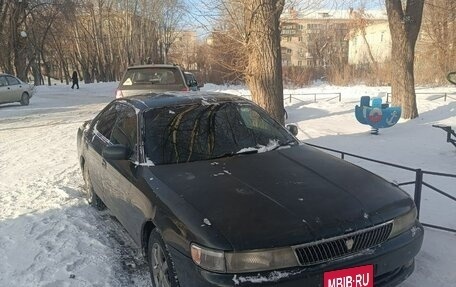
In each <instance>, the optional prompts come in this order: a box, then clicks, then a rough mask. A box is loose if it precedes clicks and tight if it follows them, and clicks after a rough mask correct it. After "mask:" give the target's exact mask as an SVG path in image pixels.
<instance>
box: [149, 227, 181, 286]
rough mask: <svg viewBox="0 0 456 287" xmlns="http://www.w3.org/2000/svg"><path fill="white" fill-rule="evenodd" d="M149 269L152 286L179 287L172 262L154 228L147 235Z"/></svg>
mask: <svg viewBox="0 0 456 287" xmlns="http://www.w3.org/2000/svg"><path fill="white" fill-rule="evenodd" d="M147 255H148V258H149V269H150V275H151V278H152V286H154V287H179V282H178V280H177V276H176V272H175V270H174V263H173V261H172V259H171V256H170V254H169V251H168V249H167V247H166V245H165V243H164V241H163V239H162V237H161V235H160V233H159V232H158V231H157V230H156V229H154V230H152V232H151V234H150V237H149V245H148V254H147Z"/></svg>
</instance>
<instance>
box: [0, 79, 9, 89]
mask: <svg viewBox="0 0 456 287" xmlns="http://www.w3.org/2000/svg"><path fill="white" fill-rule="evenodd" d="M4 86H8V82H7V81H6V78H5V77H0V87H4Z"/></svg>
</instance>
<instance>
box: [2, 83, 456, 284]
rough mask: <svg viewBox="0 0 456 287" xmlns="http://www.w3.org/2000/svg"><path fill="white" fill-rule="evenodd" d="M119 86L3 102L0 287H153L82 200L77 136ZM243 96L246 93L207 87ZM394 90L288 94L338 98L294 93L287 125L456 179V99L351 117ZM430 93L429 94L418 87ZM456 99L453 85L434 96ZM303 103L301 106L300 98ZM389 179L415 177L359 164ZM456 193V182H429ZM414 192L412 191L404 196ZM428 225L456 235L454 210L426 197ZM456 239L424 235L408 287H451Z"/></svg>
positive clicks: (128, 245)
mask: <svg viewBox="0 0 456 287" xmlns="http://www.w3.org/2000/svg"><path fill="white" fill-rule="evenodd" d="M115 87H116V84H115V83H102V84H92V85H84V84H82V85H81V89H80V90H71V89H70V88H69V86H65V85H56V86H52V87H38V93H37V94H36V95H35V96H34V97H33V98H32V99H31V102H30V105H29V106H27V107H22V106H19V105H16V104H8V105H0V194H1V196H0V262H1V263H0V286H49V287H50V286H150V282H149V281H150V279H149V273H148V269H147V264H146V262H145V261H144V260H143V259H142V258H141V256H140V255H139V250H138V249H137V247H136V246H135V245H134V244H133V242H132V240H130V238H129V237H128V235H127V234H126V231H125V230H124V229H123V228H122V227H121V226H120V224H119V223H118V222H117V221H116V220H115V219H113V218H112V216H111V215H110V214H109V212H102V213H100V212H97V211H95V210H94V209H92V208H90V207H88V206H87V204H86V203H85V201H84V200H83V199H82V197H81V189H82V185H83V180H82V177H81V175H80V172H79V166H78V162H77V153H76V131H77V128H78V127H79V125H80V124H81V123H82V122H83V121H84V120H86V119H90V118H92V117H93V115H95V114H96V113H97V111H99V110H100V109H101V108H102V107H104V106H105V105H106V104H107V103H108V102H109V101H111V100H112V99H113V98H114V93H115ZM204 89H205V90H221V91H226V92H229V93H233V94H241V95H246V94H247V91H246V90H245V89H243V88H242V87H234V88H233V87H218V86H213V85H207V86H206V87H205V88H204ZM382 91H383V92H385V91H388V88H382V87H380V88H367V87H362V86H357V87H351V88H346V87H345V88H341V87H329V86H315V87H312V88H308V89H301V90H294V91H286V94H288V93H293V94H303V93H313V92H341V93H342V102H338V100H337V99H331V100H328V99H330V98H332V97H333V96H331V95H327V96H318V97H317V102H316V103H314V102H313V99H314V98H313V96H312V95H307V96H303V95H301V96H300V95H295V96H294V98H292V101H291V102H289V101H288V100H287V101H286V102H285V104H286V109H287V112H288V115H289V119H288V121H289V122H296V123H297V124H298V125H299V128H300V133H299V135H298V137H299V138H300V139H302V140H306V141H307V142H310V143H314V144H318V145H322V146H326V147H331V148H335V149H340V150H344V151H347V152H352V153H356V154H360V155H363V156H368V157H372V158H376V159H381V160H385V161H391V162H395V163H399V164H402V165H406V166H410V167H413V168H422V169H425V170H431V171H439V172H446V173H453V174H455V173H456V167H455V166H456V165H455V161H456V149H455V148H454V147H453V146H451V145H450V144H448V143H446V142H445V135H444V133H443V131H441V130H438V129H435V128H432V127H431V126H432V124H434V123H443V124H449V125H453V126H456V96H455V95H453V96H452V97H453V99H448V101H447V102H444V101H443V99H441V98H440V99H439V98H438V97H437V96H436V95H420V96H418V105H419V110H420V117H419V118H418V119H415V120H413V121H402V120H401V122H399V123H398V124H397V126H395V127H393V128H391V129H386V130H381V134H380V135H379V136H371V135H370V134H369V133H368V131H369V127H367V126H363V125H360V124H358V123H357V122H356V120H355V118H354V106H355V105H356V104H357V102H358V100H359V97H360V96H362V95H365V94H367V95H377V93H378V92H382ZM420 91H425V90H420ZM426 91H431V92H435V93H437V92H442V91H443V92H456V89H454V88H451V87H443V88H440V89H428V90H426ZM298 99H299V100H298ZM353 161H354V162H356V163H358V164H360V165H362V166H364V167H366V168H368V169H370V170H373V171H375V172H377V173H379V174H381V175H382V176H384V177H385V178H387V179H388V180H391V181H397V182H404V181H411V180H414V175H413V174H412V173H409V172H403V171H401V170H396V169H393V170H392V169H389V168H385V167H384V166H379V165H376V164H371V163H366V162H361V161H357V160H353ZM425 181H426V182H429V183H431V184H433V185H436V186H438V187H439V188H440V189H443V190H444V191H447V192H450V193H452V194H453V196H455V195H456V190H455V186H456V180H454V179H453V180H448V179H440V178H435V177H425ZM408 191H410V190H408ZM423 192H424V193H423V203H422V205H423V209H422V219H423V221H426V222H429V223H434V224H441V225H445V226H448V227H451V228H456V220H454V219H455V218H456V208H455V206H456V203H454V202H448V201H447V200H443V199H442V198H441V196H439V195H437V194H436V193H434V192H431V191H430V190H428V189H424V190H423ZM455 258H456V234H453V233H447V232H441V231H436V230H432V229H426V233H425V242H424V246H423V249H422V251H421V253H420V254H419V255H418V257H417V267H416V271H415V273H414V274H413V275H412V277H410V278H409V279H408V280H407V281H406V282H405V283H404V284H402V285H401V286H402V287H412V286H418V287H428V286H439V287H450V286H454V282H456V274H455V273H454V262H455V260H456V259H455Z"/></svg>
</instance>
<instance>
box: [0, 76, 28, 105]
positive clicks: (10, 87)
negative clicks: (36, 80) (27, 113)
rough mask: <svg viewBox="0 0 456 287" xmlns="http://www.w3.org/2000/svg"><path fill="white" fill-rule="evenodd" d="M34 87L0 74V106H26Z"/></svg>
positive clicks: (13, 77) (15, 78)
mask: <svg viewBox="0 0 456 287" xmlns="http://www.w3.org/2000/svg"><path fill="white" fill-rule="evenodd" d="M33 89H34V86H33V85H30V84H27V83H24V82H23V81H21V80H20V79H18V78H17V77H15V76H12V75H8V74H0V104H5V103H14V102H19V103H21V105H23V106H27V105H28V104H29V102H30V98H31V97H32V96H33Z"/></svg>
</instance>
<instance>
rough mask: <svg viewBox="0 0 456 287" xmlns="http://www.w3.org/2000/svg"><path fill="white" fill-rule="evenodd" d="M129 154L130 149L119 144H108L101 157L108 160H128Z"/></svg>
mask: <svg viewBox="0 0 456 287" xmlns="http://www.w3.org/2000/svg"><path fill="white" fill-rule="evenodd" d="M130 155H131V151H130V149H129V148H128V147H127V146H125V145H121V144H115V145H109V146H107V147H105V148H104V149H103V152H102V156H103V158H105V159H110V160H128V159H129V158H130Z"/></svg>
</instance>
